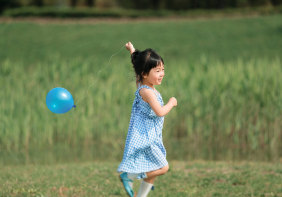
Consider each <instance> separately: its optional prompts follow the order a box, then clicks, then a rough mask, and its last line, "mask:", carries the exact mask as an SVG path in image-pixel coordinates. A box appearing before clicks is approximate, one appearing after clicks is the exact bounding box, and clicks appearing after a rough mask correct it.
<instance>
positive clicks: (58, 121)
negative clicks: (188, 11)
mask: <svg viewBox="0 0 282 197" xmlns="http://www.w3.org/2000/svg"><path fill="white" fill-rule="evenodd" d="M281 21H282V16H281V15H272V16H265V17H262V16H260V17H252V18H233V19H232V18H231V19H214V20H194V21H185V20H175V21H172V20H170V21H165V20H160V21H152V22H142V21H141V22H140V21H139V22H134V21H128V22H120V23H111V22H105V23H96V24H78V23H75V22H74V23H63V24H59V23H58V24H51V23H50V24H48V23H47V24H40V23H33V22H12V23H5V22H3V23H1V24H0V84H1V91H0V98H1V102H0V165H10V164H56V163H66V162H80V161H83V162H89V161H114V162H116V161H120V160H121V158H122V153H123V151H122V150H123V147H124V142H125V137H126V134H127V128H128V123H129V118H130V110H131V105H132V102H133V99H134V92H135V89H136V87H135V81H134V73H133V69H132V67H131V63H130V57H129V54H128V52H127V51H126V50H125V49H124V48H122V47H123V45H124V44H125V43H126V42H128V41H131V42H132V43H133V44H134V45H135V47H136V48H138V49H141V50H142V49H145V48H153V49H155V50H156V51H157V52H158V53H159V54H160V55H161V56H162V57H163V59H164V62H165V72H166V76H165V78H164V81H163V84H162V85H161V86H159V87H157V89H158V90H159V91H160V92H161V94H162V96H163V98H164V101H165V102H167V101H168V99H169V98H170V97H172V96H175V97H176V98H177V99H178V107H177V108H175V109H174V110H173V111H172V112H171V113H170V114H168V115H167V116H166V118H165V125H164V130H163V136H164V144H165V146H166V149H167V154H168V159H169V160H184V161H185V160H194V159H204V160H206V159H207V160H253V161H276V162H277V161H279V159H280V158H281V155H282V152H281V150H282V145H281V128H282V113H281V112H282V96H281V89H282V80H281V79H282V66H281V52H282V44H281V34H282V23H281ZM54 87H64V88H66V89H68V90H69V91H70V92H71V93H72V95H73V97H74V100H75V103H76V105H77V108H76V109H72V110H71V111H70V112H68V113H66V114H63V115H57V114H53V113H52V112H50V111H49V110H48V109H47V107H46V104H45V98H46V95H47V93H48V91H49V90H51V89H52V88H54Z"/></svg>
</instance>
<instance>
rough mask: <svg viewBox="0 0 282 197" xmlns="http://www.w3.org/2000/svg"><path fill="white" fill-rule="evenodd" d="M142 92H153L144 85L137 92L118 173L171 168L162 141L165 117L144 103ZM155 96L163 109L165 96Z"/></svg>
mask: <svg viewBox="0 0 282 197" xmlns="http://www.w3.org/2000/svg"><path fill="white" fill-rule="evenodd" d="M142 88H147V89H151V90H153V89H152V88H151V87H149V86H146V85H142V86H140V87H139V88H138V89H137V91H136V92H135V99H134V102H133V105H132V111H131V117H130V123H129V128H128V133H127V137H126V142H125V148H124V154H123V159H122V162H121V163H120V165H119V167H118V169H117V171H118V172H128V173H144V172H150V171H154V170H157V169H160V168H162V167H164V166H166V165H168V162H167V160H166V150H165V147H164V145H163V139H162V128H163V122H164V117H159V116H157V115H156V114H155V112H154V111H153V109H152V108H151V106H150V105H149V104H148V103H147V102H145V101H144V100H143V99H142V97H141V96H140V94H139V91H140V90H141V89H142ZM153 91H154V90H153ZM154 93H155V94H156V96H157V99H158V101H159V103H160V105H161V106H163V105H164V103H163V99H162V96H161V95H160V94H159V93H158V92H156V91H154ZM139 178H142V177H139Z"/></svg>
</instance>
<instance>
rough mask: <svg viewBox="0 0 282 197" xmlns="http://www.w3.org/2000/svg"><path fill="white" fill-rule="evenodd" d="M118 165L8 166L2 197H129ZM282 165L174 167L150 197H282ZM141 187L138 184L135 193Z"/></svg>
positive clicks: (4, 169)
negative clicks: (122, 182) (118, 172)
mask: <svg viewBox="0 0 282 197" xmlns="http://www.w3.org/2000/svg"><path fill="white" fill-rule="evenodd" d="M117 165H118V163H116V162H95V163H93V162H91V163H89V162H86V163H68V164H54V165H51V166H50V165H24V166H5V167H2V168H0V174H1V176H0V185H1V186H2V188H1V190H0V196H7V197H8V196H9V197H16V196H17V197H22V196H29V197H44V196H52V197H56V196H58V197H61V196H72V197H75V196H89V197H90V196H99V197H102V196H126V194H125V191H124V190H123V188H122V184H121V183H120V181H119V179H118V176H117V173H116V172H115V170H116V166H117ZM281 169H282V168H281V164H278V163H276V164H270V163H263V162H260V163H257V162H207V161H193V162H180V161H172V162H170V171H169V172H168V173H167V174H166V175H164V176H160V177H158V178H157V179H156V182H155V184H154V186H155V189H154V190H153V191H151V192H150V193H149V196H156V197H158V196H166V197H171V196H173V197H174V196H175V197H187V196H189V197H226V196H229V197H247V196H249V197H252V196H261V197H281V196H282V190H281V178H282V171H281ZM139 185H140V181H137V180H136V181H135V182H134V188H135V192H137V191H138V188H139Z"/></svg>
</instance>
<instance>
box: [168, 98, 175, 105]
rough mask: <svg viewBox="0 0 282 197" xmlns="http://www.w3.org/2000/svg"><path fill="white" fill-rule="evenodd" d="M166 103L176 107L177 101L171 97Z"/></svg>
mask: <svg viewBox="0 0 282 197" xmlns="http://www.w3.org/2000/svg"><path fill="white" fill-rule="evenodd" d="M168 102H169V103H171V104H172V106H173V107H175V106H177V100H176V98H175V97H171V98H170V99H169V101H168Z"/></svg>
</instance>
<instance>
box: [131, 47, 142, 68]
mask: <svg viewBox="0 0 282 197" xmlns="http://www.w3.org/2000/svg"><path fill="white" fill-rule="evenodd" d="M139 55H140V51H139V50H135V51H134V52H133V53H132V54H131V62H132V64H133V65H134V64H135V62H136V60H137V59H138V56H139Z"/></svg>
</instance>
